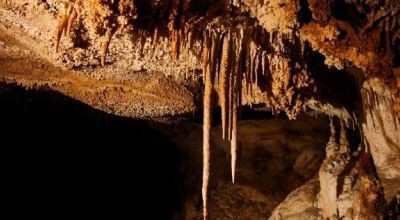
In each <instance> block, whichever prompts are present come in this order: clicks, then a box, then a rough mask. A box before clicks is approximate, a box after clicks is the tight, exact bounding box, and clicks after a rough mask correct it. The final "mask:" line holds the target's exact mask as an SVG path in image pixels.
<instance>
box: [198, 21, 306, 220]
mask: <svg viewBox="0 0 400 220" xmlns="http://www.w3.org/2000/svg"><path fill="white" fill-rule="evenodd" d="M231 24H234V22H232V23H231ZM259 34H266V35H265V36H261V38H262V37H267V34H268V33H266V32H265V33H263V32H260V30H259V29H257V26H252V25H232V26H229V24H227V22H224V23H223V25H220V24H219V25H213V24H210V25H208V26H207V28H205V31H204V32H203V37H202V42H203V48H202V55H201V56H202V58H201V60H202V70H203V82H204V84H205V87H204V88H205V89H204V103H203V109H204V115H203V117H204V119H203V120H204V121H203V123H204V124H203V153H204V157H203V159H204V161H203V188H202V194H203V195H202V196H203V204H204V216H207V188H208V182H209V176H210V173H209V172H210V161H209V160H210V137H211V122H212V119H211V117H212V109H213V107H214V106H215V105H217V103H219V106H220V107H221V126H222V138H223V139H225V140H227V141H229V142H230V146H231V172H232V173H231V175H232V182H233V183H234V182H235V167H236V160H237V131H238V129H237V126H238V125H237V124H238V114H239V112H240V107H241V106H242V97H244V96H249V97H255V96H256V95H255V91H256V90H257V89H260V87H266V89H264V91H263V94H264V95H266V96H267V99H268V101H269V103H268V104H269V105H270V106H271V108H272V109H273V110H274V112H275V113H279V112H280V111H285V112H286V113H287V115H288V116H289V117H290V118H295V117H296V115H297V114H298V112H299V111H298V109H299V108H300V107H301V100H300V98H299V96H297V95H298V94H296V91H297V89H301V88H304V87H307V86H309V81H310V80H309V78H308V75H307V73H306V72H305V71H304V70H302V69H301V68H300V67H299V66H295V67H293V66H292V65H291V60H290V58H288V56H285V57H284V56H283V55H281V54H280V55H277V54H276V53H274V50H271V49H267V48H265V47H262V46H261V45H260V43H259V42H257V39H260V36H257V35H259ZM295 68H297V69H295ZM256 87H257V88H256ZM214 93H217V94H214ZM214 97H218V102H217V101H216V100H213V98H214Z"/></svg>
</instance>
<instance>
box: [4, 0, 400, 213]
mask: <svg viewBox="0 0 400 220" xmlns="http://www.w3.org/2000/svg"><path fill="white" fill-rule="evenodd" d="M0 30H1V32H0V68H1V71H0V74H1V75H0V79H1V80H2V81H3V82H7V83H17V84H20V85H22V86H25V87H27V88H31V87H34V88H38V89H39V88H43V87H46V88H48V89H51V90H55V91H59V92H61V93H64V94H66V95H69V96H71V97H73V98H75V99H78V100H80V101H83V102H85V103H88V104H89V105H91V106H93V107H95V108H98V109H101V110H103V111H106V112H108V113H112V114H116V115H121V116H128V117H133V118H146V119H153V120H162V121H168V120H178V119H182V118H186V119H187V118H193V117H196V115H198V114H199V113H200V114H201V112H202V114H201V115H202V117H203V120H202V123H203V133H202V134H203V139H202V149H203V154H202V155H203V157H202V161H203V162H202V172H203V174H202V180H201V181H202V196H201V198H202V199H201V200H202V206H203V214H202V215H203V217H204V219H206V218H209V219H213V218H215V217H213V216H221V215H220V214H219V213H216V214H213V213H211V212H210V210H212V212H218V210H215V209H214V208H211V207H210V205H208V204H209V203H210V201H211V202H214V200H213V198H212V194H218V193H217V192H221V191H223V189H221V188H220V187H222V186H217V187H216V186H215V185H213V184H214V183H213V181H214V180H213V178H216V177H215V175H214V174H213V167H214V165H213V163H217V162H216V161H215V157H214V156H213V154H214V153H215V152H216V151H217V149H219V150H221V149H220V148H221V146H223V145H224V144H219V146H217V144H216V143H215V142H216V141H217V140H215V139H214V137H213V133H214V132H215V131H214V130H215V129H219V128H216V126H215V125H216V124H219V123H220V124H221V128H220V129H221V132H220V133H221V134H220V140H219V141H222V143H225V142H227V143H228V144H229V151H227V152H229V155H230V163H229V165H230V179H231V182H232V183H234V184H239V186H236V185H235V186H229V187H228V188H227V189H226V190H227V191H234V190H235V187H237V189H240V190H243V189H241V188H240V187H241V185H240V184H241V180H240V178H241V177H242V175H241V174H240V171H239V170H240V169H241V165H240V164H241V163H242V162H240V161H241V160H242V159H243V158H241V156H240V154H241V147H242V143H243V139H242V138H243V137H242V136H243V135H241V133H243V131H241V128H240V125H241V122H240V120H241V118H242V115H243V111H244V110H243V109H244V108H249V109H251V111H253V112H254V111H255V112H260V111H261V112H269V113H272V115H274V116H275V117H281V118H285V119H286V120H296V119H297V118H298V117H303V116H304V115H312V116H315V117H319V118H323V117H325V116H326V117H328V118H329V120H330V125H329V129H327V130H330V135H329V136H330V137H329V139H328V140H327V143H324V144H323V145H321V148H322V149H324V148H325V152H326V154H325V159H324V160H322V159H323V158H324V157H322V156H321V158H320V159H321V164H320V168H319V172H315V171H314V172H315V173H313V175H303V176H307V177H306V179H309V178H311V177H312V176H314V177H313V178H312V179H310V180H309V181H307V182H306V181H303V183H304V184H305V185H303V186H300V187H299V185H297V186H296V187H299V188H298V189H297V190H295V191H293V192H292V193H290V194H289V195H288V196H287V198H286V199H285V200H284V201H283V202H282V203H281V204H280V205H278V206H277V207H276V209H275V211H274V212H272V215H271V216H265V217H270V219H314V218H315V219H318V218H320V217H322V218H323V219H342V218H343V219H382V218H392V219H395V218H398V216H399V214H398V213H399V211H398V210H399V208H398V201H397V202H396V199H397V200H398V196H399V193H400V192H399V189H400V128H399V126H400V2H398V1H393V0H380V1H378V0H367V1H358V0H324V1H316V0H299V1H292V0H272V1H265V0H264V1H262V0H257V1H256V0H232V1H231V0H229V1H228V0H151V1H144V0H87V1H84V0H61V1H53V0H46V1H36V0H17V1H9V0H2V1H1V2H0ZM201 109H202V111H200V110H201ZM216 110H218V111H220V114H216ZM253 114H255V113H253ZM288 123H289V122H288ZM288 133H290V131H288ZM244 138H246V137H244ZM219 143H220V142H219ZM225 144H226V143H225ZM306 149H307V148H305V149H304V150H306ZM299 151H301V150H299ZM306 152H307V151H306ZM305 155H306V156H305V157H307V154H306V153H305ZM189 156H190V155H189ZM251 159H252V158H251ZM247 162H248V163H252V162H254V161H247ZM296 163H299V164H301V163H300V162H297V161H296ZM298 166H300V165H298ZM302 167H304V166H302ZM217 169H218V168H217ZM282 172H283V171H282ZM238 173H239V175H238ZM282 175H285V174H284V173H282ZM224 186H225V185H224ZM215 189H218V190H217V192H216V191H213V190H215ZM210 190H211V191H210ZM291 190H293V189H292V188H291ZM249 191H252V190H247V189H246V190H243V192H249ZM256 191H257V190H255V191H254V192H255V193H256ZM210 192H211V193H210ZM252 192H253V191H252ZM217 198H219V197H217ZM263 201H264V200H263ZM274 205H277V204H274ZM293 205H296V206H297V207H298V208H296V209H295V210H290V206H293ZM221 212H223V210H221ZM241 216H242V217H243V218H244V219H246V216H244V215H241ZM183 218H185V217H183ZM229 218H230V219H236V218H235V216H230V217H229Z"/></svg>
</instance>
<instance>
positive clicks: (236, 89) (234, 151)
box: [230, 36, 241, 183]
mask: <svg viewBox="0 0 400 220" xmlns="http://www.w3.org/2000/svg"><path fill="white" fill-rule="evenodd" d="M236 38H237V36H236ZM240 41H241V39H240V40H236V42H235V47H234V48H233V52H234V54H233V55H232V57H233V60H234V61H235V65H234V67H233V68H232V69H233V70H234V71H233V73H232V76H233V77H234V80H233V103H232V104H233V106H232V138H231V141H230V145H231V177H232V183H235V173H236V161H237V127H238V125H237V123H238V122H237V120H238V106H240V103H239V99H240V98H239V96H240V94H241V93H240V92H239V91H240V89H241V87H240V85H241V77H240V76H241V66H240V61H239V59H240V56H239V54H240V52H241V51H240V50H241V42H240Z"/></svg>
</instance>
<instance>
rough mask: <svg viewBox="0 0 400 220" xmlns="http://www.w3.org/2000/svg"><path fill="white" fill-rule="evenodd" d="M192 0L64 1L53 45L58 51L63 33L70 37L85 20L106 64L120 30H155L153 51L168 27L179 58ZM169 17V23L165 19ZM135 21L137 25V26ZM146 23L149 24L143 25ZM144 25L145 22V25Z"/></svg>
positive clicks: (175, 56)
mask: <svg viewBox="0 0 400 220" xmlns="http://www.w3.org/2000/svg"><path fill="white" fill-rule="evenodd" d="M190 4H191V0H152V1H148V2H146V1H138V0H87V1H83V0H62V1H61V2H60V4H59V6H60V7H59V14H58V19H57V27H56V30H55V34H54V47H55V51H56V52H58V48H59V44H60V40H61V37H62V35H63V33H64V34H65V35H66V36H67V37H70V34H71V31H72V29H73V28H74V24H75V26H77V25H76V24H78V25H79V24H80V21H81V19H84V20H85V22H86V24H87V26H88V30H89V34H90V36H91V38H92V39H93V40H94V41H95V43H96V42H97V41H99V42H100V44H101V49H100V51H101V65H102V66H104V65H105V63H106V56H107V52H108V47H109V45H110V42H111V39H112V37H113V35H114V34H115V33H116V32H117V30H122V29H131V30H132V31H133V32H135V31H136V32H138V33H139V34H142V33H146V35H148V34H150V33H152V35H153V39H152V44H153V50H152V52H151V55H152V54H153V53H154V48H156V46H157V43H158V41H159V37H160V32H161V31H160V29H164V28H167V29H168V31H169V33H168V34H169V36H170V40H171V45H172V46H171V56H172V57H174V58H179V52H180V45H181V39H183V36H184V34H186V32H185V31H184V30H185V29H184V26H185V23H186V21H187V20H188V17H189V15H188V11H189V8H190ZM165 20H166V22H165ZM136 23H138V24H137V26H138V27H136ZM140 23H145V24H146V27H140V25H141V24H140ZM165 23H167V24H166V25H165V27H164V26H163V24H165ZM142 26H143V25H142Z"/></svg>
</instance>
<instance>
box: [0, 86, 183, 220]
mask: <svg viewBox="0 0 400 220" xmlns="http://www.w3.org/2000/svg"><path fill="white" fill-rule="evenodd" d="M0 124H1V131H0V137H1V140H2V141H1V147H2V150H3V151H5V153H3V156H4V157H5V158H6V161H5V167H4V171H5V173H4V174H3V176H2V179H3V181H4V182H5V185H6V187H5V192H6V194H7V196H6V197H5V198H4V199H5V201H6V203H7V205H8V206H9V208H10V210H19V211H18V212H15V213H18V215H20V214H21V215H27V216H31V217H33V216H37V217H44V216H48V217H50V216H51V217H56V218H60V217H67V216H68V217H75V216H80V217H83V216H84V217H105V216H109V215H111V216H112V217H113V218H115V217H116V216H119V215H121V216H124V217H129V218H134V217H135V216H145V217H146V219H172V216H173V213H174V211H176V210H177V209H178V208H179V206H180V203H181V202H180V199H181V192H180V191H179V189H181V188H182V187H181V184H182V178H181V177H180V176H181V174H180V172H179V166H180V160H181V158H180V155H179V153H178V152H177V150H176V148H175V146H174V145H173V144H171V142H170V141H169V140H168V139H167V138H165V137H164V136H163V135H161V134H160V133H158V132H157V131H155V130H153V129H151V128H150V127H148V125H147V122H145V121H138V120H132V119H129V118H123V117H117V116H113V115H110V114H107V113H104V112H101V111H98V110H95V109H93V108H91V107H89V106H87V105H85V104H83V103H80V102H78V101H76V100H73V99H71V98H68V97H66V96H64V95H62V94H59V93H56V92H52V91H47V90H35V91H33V90H30V91H26V90H25V89H24V88H21V87H18V86H16V85H6V84H4V83H3V84H0ZM21 210H23V211H21ZM147 210H153V211H151V212H148V211H147Z"/></svg>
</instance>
